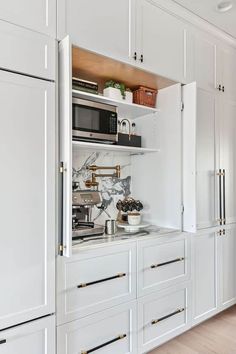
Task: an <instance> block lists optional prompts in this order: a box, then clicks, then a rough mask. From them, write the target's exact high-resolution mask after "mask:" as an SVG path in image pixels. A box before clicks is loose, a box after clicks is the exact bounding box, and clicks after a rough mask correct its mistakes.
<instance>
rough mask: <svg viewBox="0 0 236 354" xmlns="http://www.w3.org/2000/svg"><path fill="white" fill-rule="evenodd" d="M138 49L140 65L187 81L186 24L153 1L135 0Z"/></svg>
mask: <svg viewBox="0 0 236 354" xmlns="http://www.w3.org/2000/svg"><path fill="white" fill-rule="evenodd" d="M136 28H137V49H138V50H137V51H138V53H140V55H143V63H142V67H143V68H144V69H147V70H149V71H151V72H154V73H156V74H159V75H161V76H165V77H167V78H169V79H172V80H175V81H177V82H182V83H183V82H185V81H186V58H185V56H186V53H185V37H186V28H185V25H184V23H183V22H181V21H180V20H179V19H177V18H176V17H175V16H172V15H170V14H169V13H167V12H165V11H163V10H162V9H160V8H159V7H158V6H157V5H156V4H155V2H154V1H151V0H138V10H137V24H136ZM139 59H140V58H139Z"/></svg>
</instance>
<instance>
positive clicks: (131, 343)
mask: <svg viewBox="0 0 236 354" xmlns="http://www.w3.org/2000/svg"><path fill="white" fill-rule="evenodd" d="M57 338H58V339H57V347H58V353H57V354H74V353H78V354H86V353H92V352H94V353H97V352H98V353H101V354H114V353H116V354H128V353H129V354H136V353H137V351H136V303H135V302H132V303H129V304H125V305H120V306H118V307H115V308H112V309H110V310H106V311H104V312H100V313H99V314H96V315H93V316H88V317H86V318H84V319H82V320H78V321H73V322H70V323H68V324H65V325H62V326H59V327H58V328H57Z"/></svg>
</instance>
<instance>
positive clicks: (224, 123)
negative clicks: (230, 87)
mask: <svg viewBox="0 0 236 354" xmlns="http://www.w3.org/2000/svg"><path fill="white" fill-rule="evenodd" d="M219 105H220V108H221V111H220V112H219V121H220V122H219V129H220V168H221V169H223V170H225V176H223V177H222V214H223V218H225V219H226V224H230V223H234V222H236V198H235V196H236V139H235V136H236V100H235V101H232V100H229V99H227V97H225V96H224V94H223V93H222V95H221V99H220V101H219ZM220 108H219V110H220ZM223 172H224V171H223Z"/></svg>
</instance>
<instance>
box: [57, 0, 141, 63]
mask: <svg viewBox="0 0 236 354" xmlns="http://www.w3.org/2000/svg"><path fill="white" fill-rule="evenodd" d="M134 11H135V0H119V1H117V0H99V1H94V0H70V1H67V0H59V1H58V39H60V40H61V39H63V38H64V37H65V36H66V35H69V36H70V38H71V41H72V43H73V44H74V45H77V46H80V47H82V48H85V49H88V50H91V51H94V52H97V53H100V54H104V55H106V56H109V57H113V58H115V59H117V60H122V61H128V60H129V57H130V56H131V54H133V49H132V47H133V38H134V33H133V32H134ZM132 61H133V60H132Z"/></svg>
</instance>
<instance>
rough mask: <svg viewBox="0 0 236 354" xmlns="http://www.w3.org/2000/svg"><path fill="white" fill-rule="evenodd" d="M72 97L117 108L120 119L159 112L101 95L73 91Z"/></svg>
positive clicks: (155, 109)
mask: <svg viewBox="0 0 236 354" xmlns="http://www.w3.org/2000/svg"><path fill="white" fill-rule="evenodd" d="M72 95H73V96H74V97H78V98H83V99H87V100H92V101H95V102H100V103H105V104H110V105H113V106H116V107H117V113H118V117H121V118H127V119H135V118H138V117H142V116H146V115H148V114H155V113H157V112H158V109H157V108H151V107H146V106H141V105H139V104H135V103H127V102H125V101H117V100H113V99H111V98H108V97H104V96H101V95H95V94H93V93H87V92H83V91H78V90H72Z"/></svg>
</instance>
